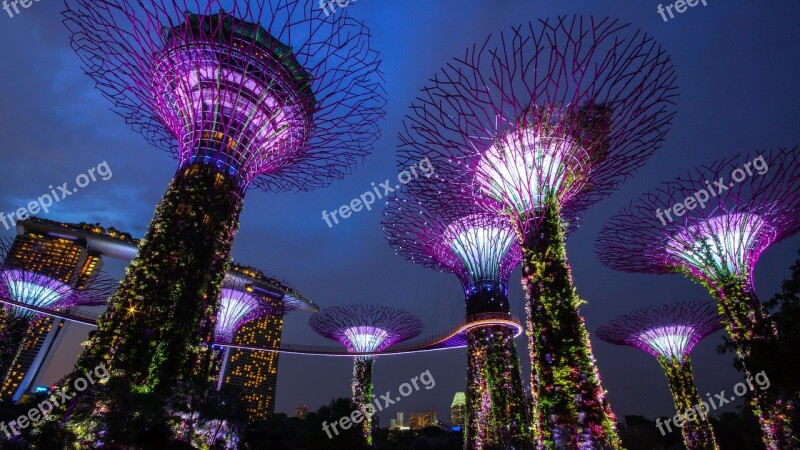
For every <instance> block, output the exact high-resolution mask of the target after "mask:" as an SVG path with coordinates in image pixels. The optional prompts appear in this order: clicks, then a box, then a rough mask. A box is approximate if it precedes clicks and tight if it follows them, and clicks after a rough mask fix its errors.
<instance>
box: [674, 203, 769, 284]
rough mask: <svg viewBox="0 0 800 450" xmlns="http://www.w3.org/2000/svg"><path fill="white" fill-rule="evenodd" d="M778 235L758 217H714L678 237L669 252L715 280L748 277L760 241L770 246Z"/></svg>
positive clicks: (734, 215) (758, 249) (732, 215)
mask: <svg viewBox="0 0 800 450" xmlns="http://www.w3.org/2000/svg"><path fill="white" fill-rule="evenodd" d="M774 236H775V232H774V231H773V230H772V229H771V228H770V227H769V226H768V225H767V223H766V222H765V221H764V220H762V219H761V217H760V216H758V215H756V214H750V213H748V214H742V213H730V214H723V215H720V216H716V217H712V218H710V219H707V220H705V221H703V222H700V223H698V224H696V225H693V226H691V227H688V228H687V229H685V230H683V231H681V232H679V233H676V234H675V236H674V237H673V238H672V239H670V241H669V242H668V243H667V250H668V251H669V252H670V253H671V254H672V255H674V256H677V257H678V258H680V259H681V260H683V261H684V262H686V263H688V264H689V265H691V266H692V267H694V268H697V269H698V270H700V271H701V272H703V273H704V274H706V275H708V276H711V277H712V278H716V277H720V276H725V275H738V274H742V273H746V272H747V270H748V268H749V264H748V262H749V259H750V258H751V257H753V256H757V255H758V252H759V251H760V250H761V249H762V248H763V246H761V248H758V244H759V243H758V242H757V241H759V240H764V242H771V241H772V240H773V239H774Z"/></svg>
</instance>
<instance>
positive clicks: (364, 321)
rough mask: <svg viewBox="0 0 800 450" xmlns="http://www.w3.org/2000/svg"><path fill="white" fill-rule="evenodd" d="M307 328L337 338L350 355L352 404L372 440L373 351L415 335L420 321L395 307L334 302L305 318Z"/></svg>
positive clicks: (369, 438) (366, 438) (420, 324)
mask: <svg viewBox="0 0 800 450" xmlns="http://www.w3.org/2000/svg"><path fill="white" fill-rule="evenodd" d="M308 324H309V325H310V326H311V328H312V329H313V330H314V331H316V332H317V333H319V334H320V335H321V336H324V337H326V338H328V339H331V340H334V341H336V342H339V343H340V344H342V345H344V346H345V347H346V348H347V351H348V352H350V353H356V354H358V355H357V356H354V357H353V404H354V405H355V407H356V408H358V409H359V411H361V416H362V417H363V421H362V422H361V427H362V431H363V435H364V440H365V442H366V444H367V445H371V444H372V414H373V413H374V412H375V408H374V407H373V406H372V405H371V402H372V366H373V363H374V361H373V356H372V355H373V354H375V353H379V352H380V351H381V350H384V349H385V348H387V347H389V346H391V345H394V344H397V343H400V342H403V341H407V340H409V339H412V338H415V337H417V336H419V334H420V333H422V321H421V320H419V319H418V318H417V317H415V316H414V315H412V314H410V313H407V312H405V311H402V310H400V309H397V308H392V307H388V306H378V305H360V304H357V305H337V306H332V307H330V308H325V309H323V310H322V311H321V312H320V313H318V314H314V315H313V316H311V318H310V319H309V321H308Z"/></svg>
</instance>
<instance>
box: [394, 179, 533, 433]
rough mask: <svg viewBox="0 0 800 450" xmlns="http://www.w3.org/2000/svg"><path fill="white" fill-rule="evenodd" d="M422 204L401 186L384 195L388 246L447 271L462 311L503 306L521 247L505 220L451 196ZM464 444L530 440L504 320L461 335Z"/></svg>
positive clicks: (505, 310) (472, 314)
mask: <svg viewBox="0 0 800 450" xmlns="http://www.w3.org/2000/svg"><path fill="white" fill-rule="evenodd" d="M436 200H442V201H435V200H434V199H428V202H426V203H423V202H420V201H418V200H416V199H415V198H414V197H413V196H411V195H409V194H408V192H406V191H401V192H400V193H399V194H398V195H396V196H393V197H390V198H389V199H388V201H387V208H386V210H385V212H384V218H383V227H384V232H385V234H386V237H387V238H388V239H389V244H390V245H391V246H392V247H393V248H394V249H395V251H396V252H397V253H398V254H400V255H403V256H404V257H405V258H407V259H408V260H410V261H412V262H416V263H419V264H422V265H424V266H426V267H429V268H432V269H435V270H440V271H450V272H453V273H454V274H455V275H456V276H457V277H458V278H459V280H460V281H461V283H462V286H463V287H464V292H465V296H466V299H465V302H466V309H467V316H468V318H469V317H476V316H477V315H479V314H482V313H505V314H508V313H509V312H510V306H509V302H508V278H509V276H510V274H511V271H512V270H513V269H514V268H515V267H516V266H517V264H518V263H519V260H520V257H521V253H520V248H519V244H518V242H517V239H516V236H515V233H514V229H513V228H512V227H511V225H510V224H509V223H508V221H507V220H505V219H503V218H501V217H497V216H493V215H488V214H486V213H485V212H479V211H478V210H477V208H476V207H475V205H474V204H472V203H469V202H465V201H461V200H458V199H447V198H444V197H443V198H441V199H436ZM466 397H467V410H466V424H465V432H464V439H465V448H483V446H484V445H503V446H506V447H509V448H510V447H519V446H525V445H529V443H530V438H531V437H530V435H529V429H530V425H529V423H530V422H529V418H528V414H527V408H526V406H525V399H524V391H523V389H522V380H521V371H520V367H519V358H518V357H517V350H516V345H515V344H514V338H513V332H512V331H511V330H509V329H507V328H506V327H503V326H495V327H485V328H479V329H475V330H472V331H470V332H469V333H467V394H466Z"/></svg>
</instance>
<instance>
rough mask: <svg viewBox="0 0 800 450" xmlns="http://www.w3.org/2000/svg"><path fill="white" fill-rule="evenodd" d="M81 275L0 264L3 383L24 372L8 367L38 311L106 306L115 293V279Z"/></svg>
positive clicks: (0, 338)
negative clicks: (84, 277)
mask: <svg viewBox="0 0 800 450" xmlns="http://www.w3.org/2000/svg"><path fill="white" fill-rule="evenodd" d="M0 252H1V251H0ZM81 275H82V273H81V271H80V270H79V269H78V268H76V269H75V270H74V271H73V272H72V273H71V274H68V275H67V276H65V277H63V278H61V279H59V278H57V277H54V276H52V275H48V274H45V273H42V272H40V271H34V270H30V269H27V268H26V267H24V265H20V264H9V263H8V262H7V261H6V262H4V263H3V264H0V298H2V300H3V301H2V302H0V304H1V306H0V375H3V382H4V381H5V380H7V379H8V378H9V377H12V376H20V377H22V376H23V375H24V374H18V375H15V374H13V373H11V369H12V368H13V367H14V366H15V363H16V361H17V358H18V357H19V356H20V350H21V349H22V347H23V343H24V342H25V340H26V334H27V331H28V329H29V328H30V327H31V325H32V324H33V323H34V322H35V321H36V319H37V318H39V317H41V314H43V313H44V314H46V311H48V310H52V311H63V310H68V309H70V308H74V307H79V306H99V305H105V304H106V302H107V301H108V298H109V297H110V296H111V295H112V294H113V293H114V288H115V286H116V282H115V281H114V280H112V279H111V278H109V277H107V276H105V275H103V274H96V275H94V276H92V278H91V279H90V280H86V281H79V280H80V278H81ZM11 302H14V303H11ZM23 305H26V306H30V307H31V308H36V309H31V308H26V307H25V306H23Z"/></svg>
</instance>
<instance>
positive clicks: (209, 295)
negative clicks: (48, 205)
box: [77, 164, 243, 394]
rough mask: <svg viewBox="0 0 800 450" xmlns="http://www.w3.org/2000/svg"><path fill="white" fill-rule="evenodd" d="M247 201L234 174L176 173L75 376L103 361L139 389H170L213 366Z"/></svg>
mask: <svg viewBox="0 0 800 450" xmlns="http://www.w3.org/2000/svg"><path fill="white" fill-rule="evenodd" d="M242 201H243V191H242V190H241V187H240V184H239V180H238V178H236V177H234V176H230V175H228V174H227V173H223V172H221V171H219V170H217V169H215V168H214V167H211V166H206V165H200V164H195V165H189V166H186V167H184V168H182V169H180V170H179V171H178V173H177V174H176V175H175V178H174V179H173V180H172V183H171V184H170V186H169V188H168V189H167V192H166V194H165V195H164V198H163V200H162V201H161V203H160V204H159V205H158V207H157V208H156V212H155V216H154V218H153V220H152V221H151V222H150V228H149V229H148V231H147V234H146V235H145V238H144V239H143V240H142V242H141V243H140V245H139V253H138V255H137V257H136V259H134V260H133V262H132V263H131V265H130V266H129V267H128V269H127V271H126V274H125V278H124V279H123V280H122V282H121V284H120V287H119V289H118V290H117V292H116V294H114V296H112V297H111V299H110V300H109V308H108V310H107V312H106V313H105V314H104V315H103V316H102V317H101V318H100V320H99V323H98V328H97V331H96V332H95V334H94V337H93V338H92V339H91V342H90V346H89V347H88V348H87V349H86V350H85V351H84V353H83V355H82V356H81V358H80V360H79V362H78V372H77V373H83V372H84V371H86V370H92V369H93V368H94V367H95V366H97V365H98V364H100V363H104V364H105V365H106V366H107V367H108V369H109V370H111V371H112V377H114V376H123V377H124V378H125V379H127V380H128V382H129V383H130V385H131V387H132V389H133V390H134V391H136V392H158V393H162V394H166V393H167V392H169V389H170V388H171V387H173V386H174V384H175V382H176V381H177V380H180V379H185V378H187V377H190V376H192V375H197V374H199V375H201V376H202V375H203V374H204V373H206V372H209V371H210V370H211V367H210V366H211V364H212V359H213V358H212V355H211V353H212V352H211V351H210V350H209V348H208V343H209V341H210V340H211V338H212V333H213V318H214V315H215V313H216V307H217V297H218V295H219V291H220V287H221V284H222V279H223V277H224V275H225V271H226V270H227V269H228V265H229V262H230V252H231V244H232V241H233V237H234V235H235V233H236V230H237V228H238V221H239V214H240V212H241V209H242ZM209 375H210V374H209Z"/></svg>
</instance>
